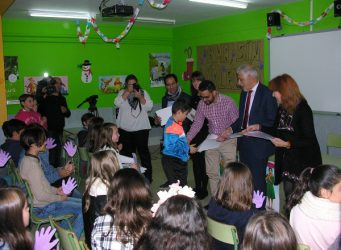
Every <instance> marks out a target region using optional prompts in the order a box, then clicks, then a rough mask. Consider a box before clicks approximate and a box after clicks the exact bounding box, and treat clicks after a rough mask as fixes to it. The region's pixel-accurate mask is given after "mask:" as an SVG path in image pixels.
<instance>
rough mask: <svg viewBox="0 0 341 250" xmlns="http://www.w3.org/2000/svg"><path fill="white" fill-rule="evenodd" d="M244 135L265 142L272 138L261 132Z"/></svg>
mask: <svg viewBox="0 0 341 250" xmlns="http://www.w3.org/2000/svg"><path fill="white" fill-rule="evenodd" d="M244 135H245V136H250V137H257V138H261V139H265V140H269V141H271V140H272V139H273V138H274V137H273V136H271V135H269V134H267V133H264V132H261V131H251V132H246V133H245V134H244Z"/></svg>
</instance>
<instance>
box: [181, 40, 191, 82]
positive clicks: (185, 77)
mask: <svg viewBox="0 0 341 250" xmlns="http://www.w3.org/2000/svg"><path fill="white" fill-rule="evenodd" d="M185 53H187V59H186V64H187V69H186V72H184V73H183V74H182V79H183V80H185V81H188V80H190V79H191V75H192V73H193V64H194V59H193V58H192V48H191V47H188V48H187V49H185Z"/></svg>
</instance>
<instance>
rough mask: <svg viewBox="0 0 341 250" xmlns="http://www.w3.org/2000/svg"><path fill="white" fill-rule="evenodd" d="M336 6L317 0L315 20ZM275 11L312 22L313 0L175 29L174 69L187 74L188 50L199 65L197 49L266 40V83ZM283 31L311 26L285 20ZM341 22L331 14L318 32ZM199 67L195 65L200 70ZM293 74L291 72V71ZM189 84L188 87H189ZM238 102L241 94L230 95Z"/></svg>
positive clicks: (298, 31)
mask: <svg viewBox="0 0 341 250" xmlns="http://www.w3.org/2000/svg"><path fill="white" fill-rule="evenodd" d="M331 3H332V0H314V18H316V17H318V16H320V14H321V13H322V12H323V11H324V10H325V9H326V8H327V7H328V6H329V5H330V4H331ZM273 9H280V10H282V11H283V12H284V13H286V14H287V15H288V16H289V17H291V18H293V19H294V20H297V21H308V20H309V16H310V11H309V10H310V0H304V1H300V2H297V3H293V4H286V5H280V6H276V7H273V8H267V9H261V10H257V11H251V12H246V13H243V14H239V15H234V16H227V17H223V18H218V19H214V20H209V21H205V22H201V23H196V24H192V25H187V26H182V27H176V28H175V29H174V41H175V42H174V46H173V57H174V70H175V72H177V73H180V72H184V71H185V68H186V63H185V60H186V54H185V53H184V49H186V48H188V47H189V46H190V47H192V50H193V56H194V59H195V62H196V61H197V60H196V58H197V46H200V45H209V44H219V43H226V42H235V41H243V40H255V39H264V46H265V48H264V61H265V62H264V79H265V83H266V82H267V81H268V80H269V63H268V59H269V55H268V40H267V39H266V32H267V24H266V13H269V12H271V10H273ZM281 23H282V30H280V31H277V30H276V28H275V27H273V28H272V30H273V32H272V33H273V35H279V34H284V35H287V34H293V33H301V32H307V31H309V27H298V26H295V25H291V24H288V23H287V22H286V21H285V20H284V19H283V18H281ZM339 23H340V18H334V16H333V10H332V11H331V12H330V13H329V15H328V16H327V17H326V18H324V19H322V21H321V22H320V23H318V24H317V25H314V31H315V30H316V31H317V30H323V29H335V28H337V27H338V25H339ZM196 67H197V65H194V68H196ZM288 73H290V72H288ZM187 85H188V84H187ZM229 95H230V96H231V97H232V98H233V99H234V100H235V101H236V102H237V103H238V102H239V94H238V93H231V94H229Z"/></svg>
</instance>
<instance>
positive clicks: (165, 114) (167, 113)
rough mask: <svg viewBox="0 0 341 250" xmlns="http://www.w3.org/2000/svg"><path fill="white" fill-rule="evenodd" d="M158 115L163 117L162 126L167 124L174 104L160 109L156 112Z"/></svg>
mask: <svg viewBox="0 0 341 250" xmlns="http://www.w3.org/2000/svg"><path fill="white" fill-rule="evenodd" d="M155 113H156V115H157V116H158V117H160V118H161V124H160V125H161V126H165V125H166V123H167V121H168V119H169V117H171V116H172V106H169V107H167V108H164V109H159V110H157V111H156V112H155Z"/></svg>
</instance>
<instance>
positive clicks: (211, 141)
mask: <svg viewBox="0 0 341 250" xmlns="http://www.w3.org/2000/svg"><path fill="white" fill-rule="evenodd" d="M217 138H218V136H217V135H212V134H210V135H208V136H207V137H206V139H205V140H204V141H203V142H202V143H201V144H200V145H199V146H198V152H202V151H206V150H209V149H215V148H219V146H220V144H221V142H218V141H217Z"/></svg>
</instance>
